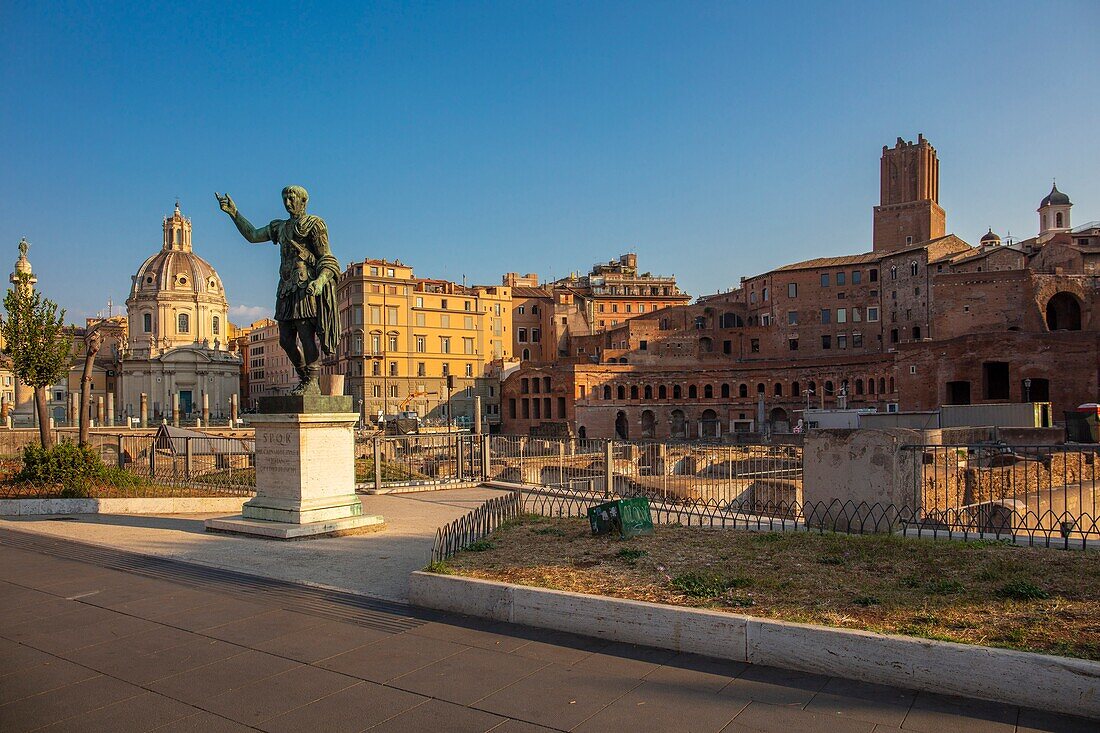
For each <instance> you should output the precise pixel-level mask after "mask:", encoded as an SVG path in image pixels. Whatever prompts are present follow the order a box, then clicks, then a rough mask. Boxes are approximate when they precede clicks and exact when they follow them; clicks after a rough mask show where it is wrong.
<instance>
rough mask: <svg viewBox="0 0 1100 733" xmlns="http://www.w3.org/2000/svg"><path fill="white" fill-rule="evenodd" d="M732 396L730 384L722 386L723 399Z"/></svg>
mask: <svg viewBox="0 0 1100 733" xmlns="http://www.w3.org/2000/svg"><path fill="white" fill-rule="evenodd" d="M729 396H730V386H729V385H728V384H723V385H722V397H725V398H728V397H729Z"/></svg>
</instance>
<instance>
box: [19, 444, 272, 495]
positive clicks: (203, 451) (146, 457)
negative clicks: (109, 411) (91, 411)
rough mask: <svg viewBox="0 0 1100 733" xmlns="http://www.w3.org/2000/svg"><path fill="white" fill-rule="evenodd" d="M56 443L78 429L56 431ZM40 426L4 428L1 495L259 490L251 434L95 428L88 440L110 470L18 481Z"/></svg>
mask: <svg viewBox="0 0 1100 733" xmlns="http://www.w3.org/2000/svg"><path fill="white" fill-rule="evenodd" d="M53 437H54V440H55V442H57V443H74V442H76V440H77V439H78V434H77V433H76V432H75V431H71V430H68V431H66V430H56V431H54V433H53ZM37 443H38V431H37V430H33V431H0V498H51V497H78V496H79V497H91V498H109V497H124V496H166V497H177V496H250V495H252V494H254V493H255V492H256V470H255V446H254V441H253V440H252V439H250V438H248V439H242V438H239V437H227V436H214V435H209V436H208V435H203V436H181V437H168V436H160V437H158V436H157V435H155V434H149V433H146V434H138V435H133V434H127V433H103V432H94V433H91V434H90V435H89V436H88V444H89V445H90V447H91V448H92V450H93V451H95V452H96V453H97V454H98V455H99V457H100V459H101V460H102V461H103V464H104V466H105V467H106V468H107V469H108V471H107V472H106V473H105V474H104V475H103V476H100V477H91V478H87V477H66V478H64V479H60V480H58V481H41V480H32V481H26V480H20V479H19V478H18V474H19V472H20V470H21V469H22V467H23V460H22V451H23V448H24V447H25V446H26V445H31V444H37Z"/></svg>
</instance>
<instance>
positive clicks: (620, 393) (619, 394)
mask: <svg viewBox="0 0 1100 733" xmlns="http://www.w3.org/2000/svg"><path fill="white" fill-rule="evenodd" d="M615 398H616V399H619V400H625V399H626V387H624V386H623V385H621V384H620V385H619V386H618V387H616V388H615Z"/></svg>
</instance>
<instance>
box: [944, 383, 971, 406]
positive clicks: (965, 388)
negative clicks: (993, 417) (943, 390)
mask: <svg viewBox="0 0 1100 733" xmlns="http://www.w3.org/2000/svg"><path fill="white" fill-rule="evenodd" d="M947 404H949V405H969V404H970V382H967V381H965V380H957V381H954V382H948V383H947Z"/></svg>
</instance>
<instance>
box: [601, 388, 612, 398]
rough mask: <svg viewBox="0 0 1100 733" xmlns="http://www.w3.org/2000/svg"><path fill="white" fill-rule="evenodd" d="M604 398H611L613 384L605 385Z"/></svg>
mask: <svg viewBox="0 0 1100 733" xmlns="http://www.w3.org/2000/svg"><path fill="white" fill-rule="evenodd" d="M603 398H604V399H605V400H609V399H611V386H610V385H604V388H603Z"/></svg>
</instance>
